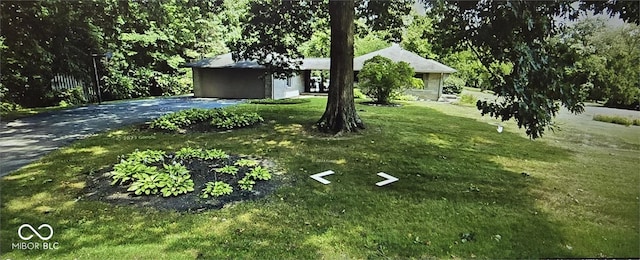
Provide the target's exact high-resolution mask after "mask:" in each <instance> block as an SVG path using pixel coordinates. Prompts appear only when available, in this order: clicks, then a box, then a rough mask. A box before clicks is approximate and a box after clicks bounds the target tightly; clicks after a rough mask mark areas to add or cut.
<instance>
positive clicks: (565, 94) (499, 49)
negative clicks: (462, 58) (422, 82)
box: [430, 1, 639, 138]
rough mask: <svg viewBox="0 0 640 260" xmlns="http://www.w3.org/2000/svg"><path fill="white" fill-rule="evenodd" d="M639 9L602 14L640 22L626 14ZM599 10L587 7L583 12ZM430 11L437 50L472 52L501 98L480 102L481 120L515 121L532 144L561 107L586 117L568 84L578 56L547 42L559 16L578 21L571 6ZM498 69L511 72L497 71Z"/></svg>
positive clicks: (472, 4)
mask: <svg viewBox="0 0 640 260" xmlns="http://www.w3.org/2000/svg"><path fill="white" fill-rule="evenodd" d="M615 2H620V1H615ZM638 4H639V3H638V2H634V3H622V4H619V5H615V4H614V5H611V6H604V7H602V10H607V12H609V13H610V14H617V13H623V14H624V15H623V16H622V17H623V19H627V20H633V21H635V22H638V18H637V17H632V15H630V16H627V15H626V14H625V12H627V11H629V8H628V7H631V9H633V10H637V5H638ZM600 6H601V5H598V6H596V7H594V6H593V5H590V4H589V3H586V4H583V5H582V6H581V7H582V8H583V9H584V10H587V9H593V8H599V7H600ZM431 7H432V8H431V9H430V11H431V14H432V15H433V16H434V17H435V19H436V20H437V22H436V23H435V24H436V34H438V35H439V37H438V39H439V40H441V41H440V43H439V44H440V45H441V46H452V47H454V48H456V49H457V50H464V49H471V50H472V51H473V52H474V54H475V55H476V56H477V57H478V59H479V60H480V62H481V63H482V64H483V66H484V67H485V69H487V71H488V72H489V75H490V76H489V78H488V81H489V84H490V86H491V87H490V88H491V90H493V91H494V92H495V93H496V94H497V95H498V96H500V97H501V98H500V99H497V100H496V101H479V102H478V103H477V107H478V109H479V110H481V112H482V114H483V115H484V114H489V115H491V116H493V117H496V118H501V119H502V120H509V119H511V118H514V119H515V121H516V122H517V123H518V126H520V127H524V128H525V129H526V133H527V134H528V135H529V136H530V137H531V138H537V137H540V136H541V135H542V134H543V133H544V130H545V129H546V128H549V127H551V126H552V120H553V117H554V116H555V115H556V114H557V113H558V111H559V109H560V105H562V106H564V107H566V108H567V109H568V110H569V111H571V112H574V113H579V112H581V111H583V103H582V102H583V100H584V98H585V96H584V95H583V92H582V91H581V88H580V87H579V86H580V85H581V84H576V82H573V81H569V82H568V81H567V78H569V77H568V71H570V70H571V68H573V67H575V61H576V59H577V57H578V54H577V50H576V49H575V48H574V47H572V46H569V45H566V44H558V43H557V42H552V41H550V40H549V38H550V37H552V36H553V35H555V34H556V33H557V32H558V25H557V24H556V19H557V18H558V17H559V16H560V17H566V18H575V17H577V15H578V14H579V12H578V10H576V9H575V8H574V6H572V2H569V1H560V2H527V1H515V2H514V1H449V2H436V3H433V6H431ZM634 8H635V9H634ZM636 14H637V12H636ZM496 64H504V65H507V66H509V67H510V69H509V70H508V71H506V72H505V71H504V70H503V71H500V70H497V69H496V66H497V65H496ZM498 67H502V66H498Z"/></svg>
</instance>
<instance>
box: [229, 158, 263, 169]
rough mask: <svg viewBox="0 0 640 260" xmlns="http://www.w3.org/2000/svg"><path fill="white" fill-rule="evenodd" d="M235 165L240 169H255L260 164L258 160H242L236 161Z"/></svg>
mask: <svg viewBox="0 0 640 260" xmlns="http://www.w3.org/2000/svg"><path fill="white" fill-rule="evenodd" d="M234 164H235V165H236V166H239V167H253V166H256V165H258V162H257V161H256V160H249V159H240V160H238V161H236V162H235V163H234Z"/></svg>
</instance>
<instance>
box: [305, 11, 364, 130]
mask: <svg viewBox="0 0 640 260" xmlns="http://www.w3.org/2000/svg"><path fill="white" fill-rule="evenodd" d="M354 12H355V11H354V0H329V19H330V24H331V53H330V56H331V68H330V70H329V72H330V78H329V80H330V83H329V98H328V99H327V107H326V109H325V111H324V115H322V118H320V120H319V121H318V123H317V125H318V129H320V130H322V131H325V132H330V133H333V134H341V133H344V132H355V131H357V130H358V129H364V124H363V123H362V120H361V119H360V117H359V116H358V114H357V113H356V106H355V103H354V100H353V27H354V24H353V18H354Z"/></svg>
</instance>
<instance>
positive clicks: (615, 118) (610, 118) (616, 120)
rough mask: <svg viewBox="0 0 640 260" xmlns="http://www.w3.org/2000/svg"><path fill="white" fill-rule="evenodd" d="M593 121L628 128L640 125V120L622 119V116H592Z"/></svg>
mask: <svg viewBox="0 0 640 260" xmlns="http://www.w3.org/2000/svg"><path fill="white" fill-rule="evenodd" d="M593 120H596V121H601V122H607V123H614V124H619V125H626V126H630V125H634V124H635V125H640V124H638V123H640V122H639V121H640V119H632V118H628V117H622V116H607V115H594V116H593Z"/></svg>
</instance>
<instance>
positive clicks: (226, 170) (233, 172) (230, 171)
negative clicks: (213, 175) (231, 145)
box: [217, 165, 238, 176]
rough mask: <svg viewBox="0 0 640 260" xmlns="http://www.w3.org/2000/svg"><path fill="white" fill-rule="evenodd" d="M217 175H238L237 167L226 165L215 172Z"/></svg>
mask: <svg viewBox="0 0 640 260" xmlns="http://www.w3.org/2000/svg"><path fill="white" fill-rule="evenodd" d="M217 172H219V173H226V174H230V175H233V176H235V175H236V173H238V167H235V166H232V165H227V166H225V167H222V168H220V169H218V170H217Z"/></svg>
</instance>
